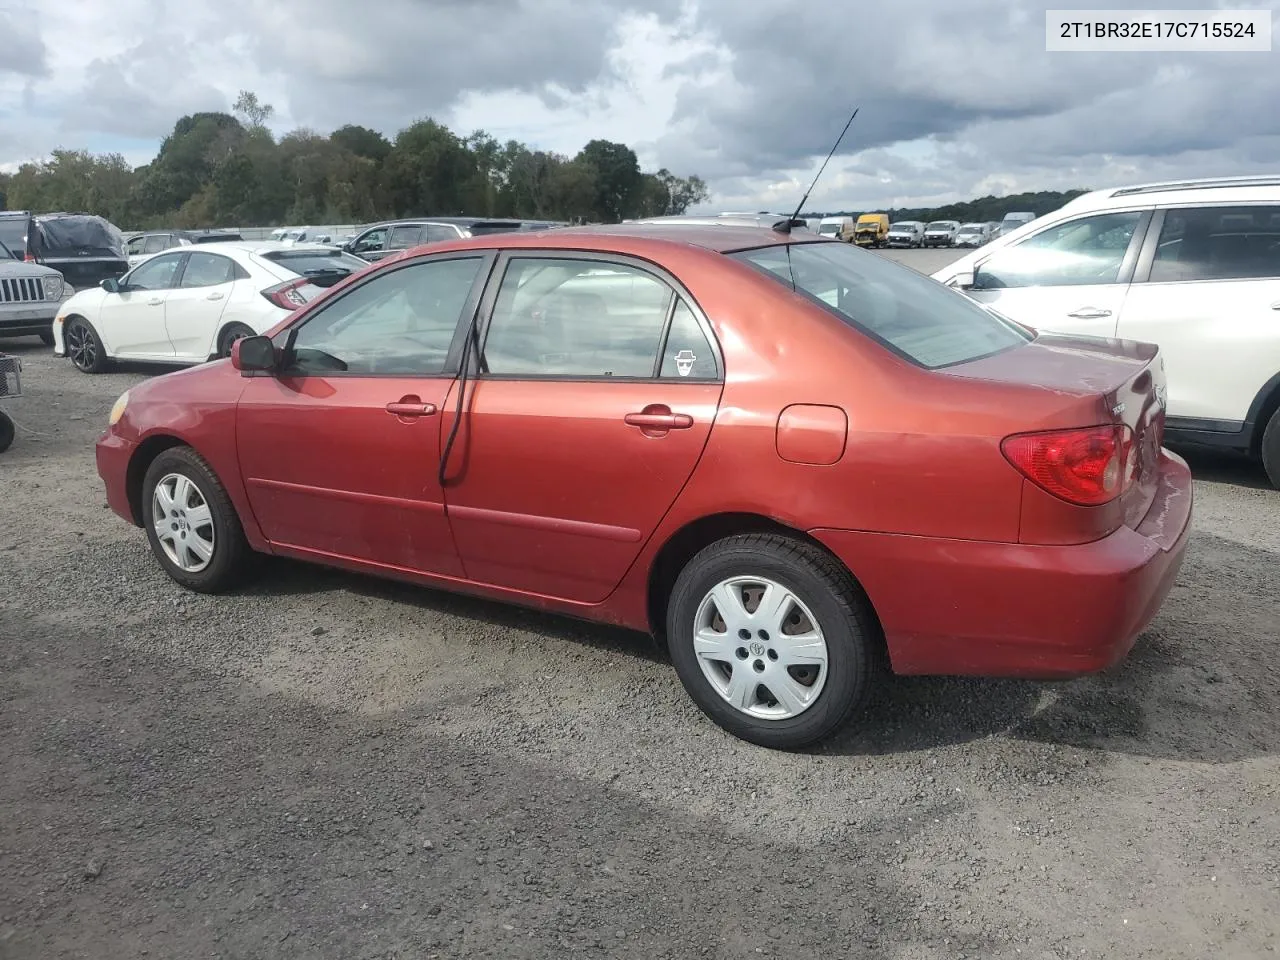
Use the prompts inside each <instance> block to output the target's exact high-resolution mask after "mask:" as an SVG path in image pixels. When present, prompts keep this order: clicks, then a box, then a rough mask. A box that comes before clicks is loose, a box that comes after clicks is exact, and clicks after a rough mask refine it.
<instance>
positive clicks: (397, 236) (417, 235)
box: [387, 226, 422, 250]
mask: <svg viewBox="0 0 1280 960" xmlns="http://www.w3.org/2000/svg"><path fill="white" fill-rule="evenodd" d="M421 242H422V227H417V226H414V227H392V228H391V239H390V240H388V241H387V249H388V250H408V249H409V248H410V247H416V246H417V245H418V244H420V243H421Z"/></svg>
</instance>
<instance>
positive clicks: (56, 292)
mask: <svg viewBox="0 0 1280 960" xmlns="http://www.w3.org/2000/svg"><path fill="white" fill-rule="evenodd" d="M63 286H64V283H63V280H62V278H61V277H45V278H44V298H45V299H46V300H61V299H62V288H63Z"/></svg>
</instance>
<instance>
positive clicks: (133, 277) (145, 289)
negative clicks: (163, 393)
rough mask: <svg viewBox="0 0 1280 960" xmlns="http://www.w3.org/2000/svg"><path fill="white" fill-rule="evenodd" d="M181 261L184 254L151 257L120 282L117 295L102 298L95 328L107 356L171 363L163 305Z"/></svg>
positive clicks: (111, 294)
mask: <svg viewBox="0 0 1280 960" xmlns="http://www.w3.org/2000/svg"><path fill="white" fill-rule="evenodd" d="M185 258H186V254H185V253H162V254H160V255H159V256H155V257H152V258H151V259H149V260H147V261H145V262H144V263H142V264H140V265H138V266H137V267H135V268H134V269H133V270H131V271H129V273H127V274H125V275H124V276H123V277H121V278H120V287H119V291H118V292H116V293H108V294H106V295H105V296H104V297H103V298H102V305H101V307H99V309H98V318H97V324H96V326H97V330H98V336H100V337H101V338H102V342H103V344H104V345H105V346H106V348H107V352H108V353H109V354H111V355H112V356H117V357H136V358H138V359H148V360H170V359H173V356H174V353H173V343H172V342H171V341H170V340H169V331H168V329H167V328H166V326H165V301H166V300H167V299H168V297H169V293H170V292H171V290H172V288H173V285H174V283H175V282H176V281H177V278H178V276H179V275H180V272H181V269H182V261H183V260H184V259H185Z"/></svg>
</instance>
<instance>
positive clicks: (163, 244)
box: [142, 233, 173, 253]
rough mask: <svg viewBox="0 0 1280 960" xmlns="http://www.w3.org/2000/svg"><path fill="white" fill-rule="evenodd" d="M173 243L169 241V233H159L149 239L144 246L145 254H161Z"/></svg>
mask: <svg viewBox="0 0 1280 960" xmlns="http://www.w3.org/2000/svg"><path fill="white" fill-rule="evenodd" d="M171 246H173V244H172V243H170V241H169V235H168V234H167V233H157V234H153V235H152V236H149V237H147V242H146V243H144V244H143V245H142V252H143V253H159V252H160V251H161V250H168V249H169V248H170V247H171Z"/></svg>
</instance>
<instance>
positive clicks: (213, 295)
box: [205, 293, 222, 300]
mask: <svg viewBox="0 0 1280 960" xmlns="http://www.w3.org/2000/svg"><path fill="white" fill-rule="evenodd" d="M205 299H206V300H221V299H222V294H220V293H211V294H209V296H207V297H206V298H205Z"/></svg>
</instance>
